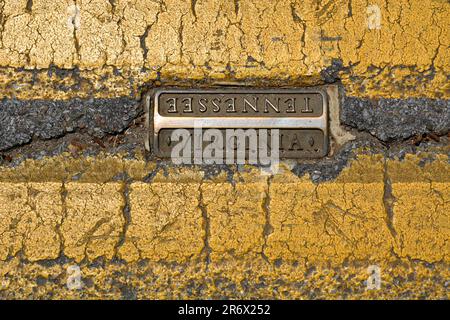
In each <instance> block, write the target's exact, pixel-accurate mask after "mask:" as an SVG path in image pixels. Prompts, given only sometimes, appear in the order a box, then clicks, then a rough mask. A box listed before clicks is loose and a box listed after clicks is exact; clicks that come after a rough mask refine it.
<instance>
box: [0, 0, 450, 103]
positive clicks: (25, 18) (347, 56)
mask: <svg viewBox="0 0 450 320" xmlns="http://www.w3.org/2000/svg"><path fill="white" fill-rule="evenodd" d="M370 6H371V8H378V9H379V13H380V17H373V14H374V13H376V12H378V10H368V9H369V5H368V3H367V1H363V0H353V1H328V2H317V1H315V0H308V1H288V0H281V1H276V2H274V1H255V0H240V1H238V2H236V3H235V2H233V1H214V0H199V1H196V2H195V5H194V7H192V4H191V1H187V0H185V1H178V0H165V1H146V0H117V1H114V2H113V3H111V2H110V1H107V0H95V1H84V0H80V1H77V2H76V4H75V3H74V2H73V1H68V0H58V1H49V0H34V1H33V7H32V9H31V11H27V10H26V1H25V0H21V1H17V0H14V1H13V0H5V1H2V5H0V12H1V13H2V17H3V18H2V25H1V27H0V35H1V38H0V40H1V41H0V68H1V69H0V80H1V82H0V83H1V85H0V93H1V95H2V96H3V97H17V98H20V99H36V98H42V99H66V98H73V97H108V98H112V97H117V96H130V94H131V95H132V96H136V97H139V94H140V93H141V87H142V86H144V85H145V84H148V83H149V82H153V81H157V82H158V83H160V82H164V83H167V84H180V79H183V81H181V83H182V82H185V83H186V82H187V83H189V82H194V83H195V82H196V81H198V80H201V82H205V80H206V82H208V83H211V84H220V83H228V84H230V83H231V84H233V83H234V84H239V83H242V82H245V83H246V84H250V83H253V84H259V85H264V84H267V83H270V84H271V85H311V84H318V83H320V82H322V80H321V75H320V73H321V71H323V70H324V69H326V68H327V67H330V66H331V65H332V62H333V59H340V60H341V61H342V63H343V67H344V68H346V70H347V71H344V72H341V75H340V77H341V78H342V82H343V84H344V86H345V88H346V90H347V93H348V94H349V95H354V96H367V97H375V96H382V97H404V98H405V97H430V98H448V97H449V87H448V80H447V78H448V74H449V48H448V43H450V38H449V37H450V32H448V31H449V30H448V26H449V25H450V20H449V19H450V18H449V17H450V15H449V14H448V13H449V9H450V5H449V3H448V2H446V1H432V0H426V1H420V2H417V1H416V2H411V1H408V0H401V1H393V2H392V1H391V2H386V1H381V0H376V1H372V2H371V3H370ZM374 19H375V20H374ZM377 19H379V27H376V28H374V27H371V25H370V23H371V22H370V21H376V20H377ZM73 68H76V69H74V70H73Z"/></svg>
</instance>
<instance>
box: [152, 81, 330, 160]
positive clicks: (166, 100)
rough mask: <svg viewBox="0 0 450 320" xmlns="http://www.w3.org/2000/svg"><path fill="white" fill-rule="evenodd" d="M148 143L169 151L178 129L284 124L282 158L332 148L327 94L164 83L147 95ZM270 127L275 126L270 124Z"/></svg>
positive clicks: (308, 155)
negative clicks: (173, 133) (173, 86)
mask: <svg viewBox="0 0 450 320" xmlns="http://www.w3.org/2000/svg"><path fill="white" fill-rule="evenodd" d="M147 121H148V124H149V129H150V134H149V145H148V148H151V149H152V150H153V151H154V152H155V154H156V155H157V156H160V157H170V154H171V149H172V147H173V142H172V141H171V134H172V132H173V131H174V130H175V129H187V130H188V131H189V132H191V133H192V134H193V132H194V130H193V129H194V128H199V127H201V128H202V129H203V130H206V129H219V130H221V131H223V132H224V131H225V129H244V130H246V129H256V130H258V129H279V141H280V142H279V154H280V157H281V158H305V159H313V158H321V157H324V156H325V155H326V154H327V153H328V102H327V94H326V93H325V92H324V91H322V90H320V89H308V88H307V89H250V88H226V89H223V88H220V89H179V88H161V89H157V90H155V91H154V92H153V93H152V94H150V95H149V96H148V100H147ZM268 131H269V132H270V130H268Z"/></svg>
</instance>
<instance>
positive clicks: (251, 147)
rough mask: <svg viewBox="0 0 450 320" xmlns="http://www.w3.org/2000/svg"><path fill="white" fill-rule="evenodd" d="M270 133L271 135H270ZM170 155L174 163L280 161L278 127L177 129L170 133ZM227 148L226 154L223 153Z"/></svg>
mask: <svg viewBox="0 0 450 320" xmlns="http://www.w3.org/2000/svg"><path fill="white" fill-rule="evenodd" d="M269 136H270V137H269ZM170 138H171V141H172V142H175V143H176V145H175V146H174V147H173V148H172V152H171V159H172V162H173V163H174V164H192V160H193V163H194V164H223V163H224V160H225V163H226V164H235V163H236V164H245V163H246V160H247V163H249V164H260V165H264V166H267V165H275V164H278V163H279V142H280V137H279V130H278V129H271V130H267V129H258V130H256V129H247V130H244V129H226V130H225V132H224V131H223V130H222V131H221V130H219V129H206V130H203V129H202V128H195V129H194V133H193V134H192V133H191V132H190V131H189V130H186V129H176V130H174V131H173V132H172V134H171V137H170ZM224 152H225V154H224Z"/></svg>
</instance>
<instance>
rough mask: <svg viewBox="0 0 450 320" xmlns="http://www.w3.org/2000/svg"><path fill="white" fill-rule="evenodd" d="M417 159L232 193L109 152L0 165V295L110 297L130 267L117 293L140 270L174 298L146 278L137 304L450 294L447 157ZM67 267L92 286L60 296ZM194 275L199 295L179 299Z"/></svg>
mask: <svg viewBox="0 0 450 320" xmlns="http://www.w3.org/2000/svg"><path fill="white" fill-rule="evenodd" d="M423 159H426V155H422V156H413V155H408V156H407V157H406V159H404V160H403V161H399V160H385V159H384V157H383V156H382V155H376V154H375V155H371V156H369V155H366V156H363V155H361V156H359V157H358V159H357V160H355V161H353V162H351V164H350V165H349V166H348V168H346V169H344V170H343V171H342V173H341V174H340V175H339V176H338V178H337V179H335V180H333V181H330V182H323V183H320V184H314V183H312V182H311V180H310V179H309V178H308V177H307V176H305V177H302V178H300V177H297V176H295V175H293V174H292V173H291V172H290V171H289V170H284V171H282V172H281V173H280V174H278V175H276V176H273V177H268V176H261V175H260V174H259V170H255V169H252V168H251V167H249V168H246V169H245V170H243V171H242V170H241V171H240V172H235V173H234V176H233V179H232V181H234V182H233V183H231V182H230V180H229V178H227V177H226V175H225V174H220V175H218V176H216V177H213V178H211V179H205V178H204V177H203V175H204V173H203V172H202V170H199V169H194V168H193V169H189V168H178V169H177V168H172V169H170V168H167V169H166V170H167V172H166V174H164V171H162V170H157V169H156V167H155V166H154V165H153V164H151V163H148V162H145V161H143V160H126V159H123V158H120V157H111V156H107V157H97V158H90V159H89V158H80V159H71V158H70V156H68V155H66V156H60V157H57V158H48V159H44V160H41V161H39V160H29V161H27V162H25V163H23V164H22V165H20V166H18V167H16V168H10V169H8V168H2V169H1V171H0V180H1V181H0V199H1V201H0V216H1V217H2V219H1V223H0V228H1V230H0V234H1V236H0V243H1V244H2V245H1V247H0V248H1V251H0V260H1V262H0V277H2V279H6V280H5V281H7V282H8V281H9V282H8V283H9V285H7V286H6V287H5V288H4V289H3V290H0V295H2V296H3V297H13V296H14V293H13V292H14V291H15V289H14V288H16V286H17V285H18V284H19V283H22V282H23V281H25V282H24V283H25V284H26V285H25V286H24V287H23V292H24V293H25V292H28V293H27V294H30V295H32V296H34V297H37V296H41V295H42V296H45V295H46V294H48V290H49V289H50V288H52V289H51V290H52V291H53V292H54V293H53V294H55V296H57V297H65V298H67V297H71V296H72V295H75V296H78V295H79V294H80V296H78V297H88V296H97V297H103V298H107V297H111V298H112V297H118V296H120V295H121V294H122V295H126V294H127V293H124V292H122V293H121V292H120V290H119V289H118V288H117V287H116V286H114V285H113V284H112V283H109V284H108V282H107V281H113V280H111V279H109V280H108V278H109V277H110V275H108V274H110V272H115V271H113V270H116V271H117V272H120V273H121V274H122V275H123V276H125V273H122V272H125V270H129V271H126V272H127V273H128V272H130V273H128V276H127V278H126V279H122V280H117V281H118V282H120V283H122V284H121V286H122V285H124V286H131V287H133V284H138V283H141V282H142V281H144V282H145V280H144V279H143V278H141V276H142V274H141V272H150V273H151V274H153V273H155V272H156V273H157V274H158V277H163V279H165V278H166V277H171V278H173V279H174V282H172V284H173V286H174V287H173V288H172V287H171V286H168V285H167V284H164V285H162V284H161V282H160V281H163V280H162V279H160V280H156V279H155V281H156V282H157V283H159V284H157V286H156V288H158V292H153V293H152V294H150V296H146V294H148V290H150V289H149V287H148V286H147V285H144V286H143V287H133V289H132V290H133V292H134V294H136V295H137V296H146V297H161V298H162V297H166V298H167V297H204V298H205V297H207V296H212V297H213V296H229V297H244V296H245V297H249V296H255V297H269V296H270V297H279V298H282V297H285V298H288V297H291V298H298V297H308V295H310V294H311V293H310V292H309V293H308V290H310V289H311V286H312V287H314V288H320V291H321V292H320V293H316V294H317V297H327V298H332V297H335V298H337V297H353V298H356V297H400V296H404V297H420V296H421V295H426V296H427V297H446V298H448V296H447V295H448V292H447V291H446V289H445V286H446V284H445V283H446V282H445V281H447V279H448V278H446V277H448V269H446V268H445V266H446V265H448V262H449V258H450V256H449V254H450V251H449V247H448V238H449V236H450V234H449V230H450V229H449V227H450V225H449V221H450V219H449V216H448V213H449V212H450V208H449V199H448V197H449V194H450V193H449V192H448V191H449V190H448V185H449V177H450V172H449V166H448V157H447V156H446V155H443V154H442V155H439V156H437V158H436V159H435V160H434V161H431V162H426V163H425V164H424V165H422V164H420V163H421V160H423ZM419 164H420V165H419ZM155 170H156V171H155ZM152 173H153V174H152ZM149 174H150V175H151V176H152V177H153V178H152V179H151V181H149V180H148V178H147V177H149ZM124 177H128V178H126V179H125V180H124ZM19 258H20V259H23V260H24V261H25V262H23V263H21V264H20V267H18V266H17V264H16V261H17V259H19ZM99 259H100V260H99ZM96 261H97V262H96ZM99 261H101V262H99ZM144 261H145V263H143V262H144ZM96 263H100V265H101V266H102V267H98V266H97V267H94V266H95V264H96ZM142 263H143V264H142ZM71 264H74V265H81V266H82V270H83V272H84V275H83V276H84V279H85V280H86V279H88V282H89V283H91V285H92V283H99V284H100V285H101V286H104V287H101V288H102V289H101V290H100V289H95V288H94V287H92V286H91V287H90V288H85V291H84V293H74V292H70V291H67V289H66V288H65V286H64V285H63V284H64V282H63V281H62V280H61V279H64V270H65V269H64V268H65V267H66V266H67V265H71ZM371 265H377V266H380V267H381V268H382V270H383V271H382V272H383V273H382V277H383V278H382V279H383V286H382V289H380V290H379V291H377V292H370V291H366V290H365V285H364V280H365V278H364V277H365V273H366V269H367V268H368V267H369V266H371ZM311 268H313V269H311ZM144 270H147V271H144ZM311 270H314V271H311ZM428 276H433V277H435V278H434V279H435V280H433V281H432V282H430V279H429V278H427V277H428ZM17 277H19V278H20V279H22V280H20V282H18V280H17V279H18V278H17ZM152 277H153V276H150V278H152ZM336 277H337V278H336ZM341 277H343V278H341ZM150 278H149V279H150ZM39 279H40V280H39ZM51 279H59V280H58V281H56V280H51ZM200 279H207V280H205V281H206V282H205V283H204V285H205V286H204V287H202V288H201V289H199V288H197V289H195V290H194V291H195V292H194V291H192V290H191V291H189V290H187V289H186V288H187V287H188V286H189V283H191V285H193V286H197V285H200V283H199V281H200ZM258 279H259V280H258ZM280 279H284V280H282V281H283V282H281V283H280V282H279V281H280ZM306 279H308V284H304V285H302V286H300V287H296V286H295V283H302V281H304V280H306ZM345 279H346V280H345ZM35 281H38V282H37V283H36V282H35ZM105 281H106V282H105ZM114 281H116V280H114ZM202 281H203V280H202ZM243 281H245V282H243ZM252 281H253V282H252ZM299 281H300V282H299ZM221 283H222V284H224V285H225V288H222V287H221ZM245 283H247V285H246V284H245ZM257 283H261V286H260V287H258V286H257V285H256V284H257ZM299 285H300V284H299ZM340 285H344V286H345V288H347V289H346V290H347V291H346V292H344V291H342V290H337V287H338V286H340ZM178 286H179V287H178ZM186 286H187V287H186ZM228 286H230V287H229V288H228ZM175 287H176V288H177V289H174V288H175ZM108 288H111V292H108ZM183 288H184V289H183ZM393 288H395V289H393ZM270 289H273V290H276V291H277V292H278V293H275V294H274V295H271V294H270V293H269V291H270ZM102 290H105V291H104V292H103V291H102ZM117 290H119V292H118V291H117ZM172 290H175V291H173V292H172ZM186 290H187V291H186ZM278 290H279V291H278ZM31 291H33V292H34V293H31Z"/></svg>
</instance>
